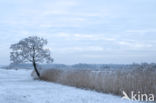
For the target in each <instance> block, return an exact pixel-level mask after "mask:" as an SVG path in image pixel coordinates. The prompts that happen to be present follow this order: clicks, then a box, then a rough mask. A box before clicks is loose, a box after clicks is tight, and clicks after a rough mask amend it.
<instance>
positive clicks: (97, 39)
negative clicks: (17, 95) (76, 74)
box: [0, 0, 156, 64]
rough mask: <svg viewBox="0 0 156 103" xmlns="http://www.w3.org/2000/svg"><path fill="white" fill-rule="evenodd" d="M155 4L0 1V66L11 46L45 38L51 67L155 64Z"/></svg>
mask: <svg viewBox="0 0 156 103" xmlns="http://www.w3.org/2000/svg"><path fill="white" fill-rule="evenodd" d="M155 5H156V0H0V13H1V16H0V64H8V63H10V61H9V52H10V50H9V47H10V44H12V43H16V42H18V41H19V40H20V39H22V38H25V37H27V36H31V35H37V36H41V37H44V38H46V39H48V41H49V44H48V46H49V47H50V49H51V51H52V54H53V57H54V59H55V62H54V63H63V64H75V63H98V64H101V63H115V64H116V63H133V62H138V63H140V62H156V6H155Z"/></svg>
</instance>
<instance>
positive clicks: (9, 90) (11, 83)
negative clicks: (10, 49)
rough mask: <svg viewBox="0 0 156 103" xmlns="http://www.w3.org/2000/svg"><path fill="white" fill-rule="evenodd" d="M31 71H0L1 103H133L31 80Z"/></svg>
mask: <svg viewBox="0 0 156 103" xmlns="http://www.w3.org/2000/svg"><path fill="white" fill-rule="evenodd" d="M31 72H32V70H24V69H21V70H4V69H0V102H1V103H133V102H132V101H128V100H122V99H121V98H120V97H117V96H113V95H110V94H103V93H97V92H94V91H89V90H82V89H77V88H74V87H68V86H63V85H60V84H55V83H49V82H45V81H39V80H33V79H32V77H31V76H30V74H31ZM134 103H137V102H134Z"/></svg>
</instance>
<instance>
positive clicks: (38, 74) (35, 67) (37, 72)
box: [33, 61, 40, 78]
mask: <svg viewBox="0 0 156 103" xmlns="http://www.w3.org/2000/svg"><path fill="white" fill-rule="evenodd" d="M33 66H34V69H35V72H36V74H37V76H38V77H39V78H40V73H39V71H38V70H37V66H36V63H35V61H33Z"/></svg>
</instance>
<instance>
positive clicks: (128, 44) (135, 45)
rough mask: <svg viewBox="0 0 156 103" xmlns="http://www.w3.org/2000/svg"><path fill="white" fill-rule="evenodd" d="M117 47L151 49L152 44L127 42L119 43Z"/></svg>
mask: <svg viewBox="0 0 156 103" xmlns="http://www.w3.org/2000/svg"><path fill="white" fill-rule="evenodd" d="M118 43H119V45H121V46H124V47H126V48H129V49H145V48H146V49H147V48H152V47H153V46H152V44H147V43H138V42H128V41H119V42H118Z"/></svg>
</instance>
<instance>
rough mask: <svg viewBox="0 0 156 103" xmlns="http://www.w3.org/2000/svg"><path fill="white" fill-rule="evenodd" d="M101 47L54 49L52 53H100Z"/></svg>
mask: <svg viewBox="0 0 156 103" xmlns="http://www.w3.org/2000/svg"><path fill="white" fill-rule="evenodd" d="M103 50H104V48H103V47H99V46H85V47H82V46H79V47H63V48H55V49H54V51H57V52H60V53H76V52H100V51H103Z"/></svg>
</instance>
